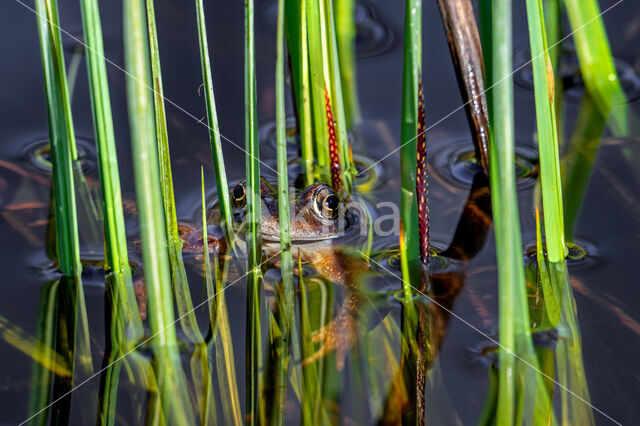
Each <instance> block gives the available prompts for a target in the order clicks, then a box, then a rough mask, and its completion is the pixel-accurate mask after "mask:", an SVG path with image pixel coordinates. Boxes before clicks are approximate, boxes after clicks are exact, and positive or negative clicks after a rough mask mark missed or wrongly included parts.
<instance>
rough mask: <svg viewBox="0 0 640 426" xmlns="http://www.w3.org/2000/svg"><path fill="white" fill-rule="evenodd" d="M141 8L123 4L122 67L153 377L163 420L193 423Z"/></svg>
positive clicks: (130, 0) (136, 2)
mask: <svg viewBox="0 0 640 426" xmlns="http://www.w3.org/2000/svg"><path fill="white" fill-rule="evenodd" d="M145 20H146V19H145V8H144V3H143V2H142V0H126V1H125V3H124V46H125V65H126V70H127V103H128V108H129V118H130V129H131V145H132V158H133V162H134V164H135V170H134V172H135V183H136V198H137V201H138V203H137V204H138V212H139V221H140V235H141V240H142V254H143V260H144V266H145V286H146V290H147V300H148V308H149V322H150V326H151V332H152V333H153V336H154V337H153V339H152V340H151V347H152V350H153V355H154V360H155V363H154V368H155V371H156V377H157V378H158V382H159V383H158V386H159V394H160V398H161V401H162V409H163V412H164V415H165V419H166V421H167V422H169V423H171V424H177V425H190V424H193V423H194V417H193V412H192V410H191V405H190V404H189V400H188V396H187V394H186V390H187V388H186V383H185V377H184V372H183V370H182V366H181V365H180V357H179V354H178V347H177V339H176V332H175V328H174V325H173V324H174V312H173V303H172V302H173V300H172V297H171V279H170V272H169V259H168V256H167V251H166V247H167V245H166V244H167V241H166V230H165V223H164V214H163V212H164V206H163V202H162V193H161V189H160V170H159V158H158V147H157V144H156V139H155V126H154V109H153V100H152V96H151V93H150V88H151V87H153V86H152V84H151V79H150V66H149V47H148V44H147V43H148V39H147V33H146V22H145Z"/></svg>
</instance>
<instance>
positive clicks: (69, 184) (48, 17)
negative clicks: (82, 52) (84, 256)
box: [35, 0, 82, 276]
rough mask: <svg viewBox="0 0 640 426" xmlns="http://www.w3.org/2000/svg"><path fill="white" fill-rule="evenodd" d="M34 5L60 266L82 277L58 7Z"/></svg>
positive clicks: (46, 0)
mask: <svg viewBox="0 0 640 426" xmlns="http://www.w3.org/2000/svg"><path fill="white" fill-rule="evenodd" d="M35 5H36V14H37V18H38V34H39V38H40V53H41V55H42V68H43V71H44V81H45V90H46V97H47V114H48V119H49V143H50V145H51V162H52V163H53V187H54V205H55V220H56V230H57V236H58V238H57V249H58V263H59V268H60V270H61V271H62V273H63V274H65V275H66V276H79V275H80V273H81V272H82V266H81V264H80V250H79V237H78V219H77V212H76V196H75V185H74V176H73V163H72V161H73V159H74V158H76V157H77V153H76V148H75V136H74V131H73V123H72V118H71V106H70V103H69V91H68V88H67V80H66V71H65V65H64V55H63V51H62V41H61V38H60V30H59V25H58V22H59V20H58V7H57V2H56V1H53V0H37V1H36V4H35Z"/></svg>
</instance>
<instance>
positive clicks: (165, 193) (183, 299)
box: [146, 0, 204, 344]
mask: <svg viewBox="0 0 640 426" xmlns="http://www.w3.org/2000/svg"><path fill="white" fill-rule="evenodd" d="M146 6H147V24H148V27H147V28H148V33H149V47H150V52H151V56H150V57H151V72H152V75H151V78H152V81H153V86H152V87H153V94H154V96H153V103H154V107H155V126H156V137H157V144H158V148H157V152H158V156H159V166H160V183H161V186H160V187H161V188H162V202H163V203H162V204H163V207H164V222H165V232H166V236H167V244H168V253H169V265H170V270H171V278H172V283H173V290H174V296H175V300H176V304H177V306H178V314H179V315H180V325H181V326H182V329H183V330H184V332H185V333H186V335H187V336H188V337H189V339H191V340H192V341H193V342H197V343H200V344H202V343H203V342H204V339H203V337H202V334H201V333H200V330H199V328H198V323H197V321H196V317H195V314H194V311H193V302H192V300H191V293H190V291H189V282H188V280H187V273H186V270H185V267H184V261H183V259H182V244H183V242H182V240H181V239H180V236H179V233H178V220H177V217H176V207H175V196H174V193H173V178H172V174H171V159H170V154H169V135H168V131H167V119H166V113H165V108H164V89H163V85H162V72H161V69H160V53H159V50H158V35H157V33H156V23H155V12H154V8H153V0H146Z"/></svg>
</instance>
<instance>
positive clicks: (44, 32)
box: [35, 0, 97, 421]
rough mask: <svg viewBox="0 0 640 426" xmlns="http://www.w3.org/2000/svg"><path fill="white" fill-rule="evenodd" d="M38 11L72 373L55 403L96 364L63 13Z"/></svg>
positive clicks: (63, 321) (63, 348)
mask: <svg viewBox="0 0 640 426" xmlns="http://www.w3.org/2000/svg"><path fill="white" fill-rule="evenodd" d="M35 5H36V15H37V23H38V35H39V39H40V53H41V57H42V68H43V71H44V83H45V93H46V99H47V113H48V121H49V144H50V148H51V159H52V164H53V193H54V211H55V214H54V216H55V223H56V237H57V238H56V241H57V257H58V267H59V269H60V271H61V272H62V273H63V275H64V277H63V278H62V279H61V286H60V288H61V291H60V292H59V293H58V294H59V296H60V300H59V306H60V317H61V318H60V321H59V322H58V328H59V330H58V334H57V336H56V341H57V343H56V346H57V350H58V351H59V352H63V353H64V355H65V356H66V357H67V361H68V362H69V364H70V366H71V370H72V374H71V377H70V378H68V379H64V378H60V377H58V376H56V379H55V380H54V384H53V392H54V393H53V398H54V399H55V398H57V397H60V396H61V395H63V394H65V393H66V392H67V390H68V389H69V388H70V387H72V386H73V381H74V379H78V380H83V379H84V378H86V377H89V376H90V375H91V374H92V373H93V363H92V359H91V350H90V344H89V332H88V322H87V312H86V306H85V301H84V291H83V287H82V280H81V273H82V265H81V263H80V248H79V235H78V215H77V211H76V194H75V191H76V190H78V191H80V189H81V188H82V182H81V181H78V183H79V184H80V185H76V181H75V179H74V177H75V176H77V173H76V170H78V168H79V164H78V162H77V150H76V146H75V135H74V130H73V118H72V115H71V104H70V101H69V90H68V83H67V74H66V70H65V64H64V54H63V47H62V40H61V36H60V29H59V28H60V26H59V18H58V7H57V2H56V1H55V0H38V1H36V4H35ZM61 330H63V331H64V333H62V332H61ZM76 366H77V367H78V368H76ZM78 398H79V399H80V400H81V401H82V403H84V404H87V405H88V406H90V407H95V406H96V405H97V404H96V402H95V401H94V399H95V395H94V394H93V393H87V394H83V395H80V396H79V397H78ZM70 402H71V401H70V398H66V399H65V401H64V403H62V404H58V405H57V406H55V407H54V409H53V410H54V413H53V414H52V416H54V417H55V416H60V417H59V418H60V419H61V421H64V419H65V418H68V416H69V408H70ZM89 416H91V411H90V410H87V411H85V412H84V413H83V420H84V421H89V418H88V417H89ZM91 420H93V419H91Z"/></svg>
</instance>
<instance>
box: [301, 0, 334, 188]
mask: <svg viewBox="0 0 640 426" xmlns="http://www.w3.org/2000/svg"><path fill="white" fill-rule="evenodd" d="M305 1H306V6H307V7H306V20H307V31H308V39H309V43H308V50H309V75H310V78H309V83H310V89H311V90H310V91H311V105H312V112H313V117H312V118H313V130H314V145H315V149H314V152H315V155H316V161H317V165H318V170H317V176H318V177H319V179H320V180H321V181H324V182H329V181H330V171H329V168H330V166H331V164H330V158H329V144H328V142H327V141H328V140H329V131H328V128H327V118H326V114H327V111H326V104H325V89H326V86H325V84H326V80H327V77H328V75H329V68H328V64H327V62H328V61H325V60H324V58H328V53H327V46H326V43H325V42H324V41H323V36H322V31H323V29H324V28H323V27H324V25H323V22H322V21H321V19H323V14H322V12H321V9H320V6H321V5H322V4H323V1H324V0H305Z"/></svg>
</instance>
